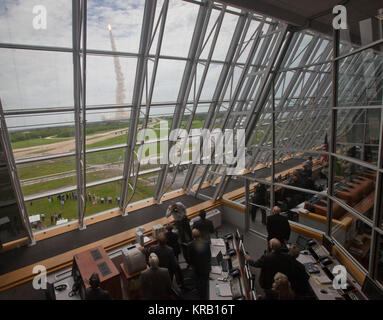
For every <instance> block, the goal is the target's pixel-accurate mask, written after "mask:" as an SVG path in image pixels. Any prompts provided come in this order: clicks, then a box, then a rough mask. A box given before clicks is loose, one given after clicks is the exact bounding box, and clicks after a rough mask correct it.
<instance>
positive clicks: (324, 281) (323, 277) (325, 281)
mask: <svg viewBox="0 0 383 320" xmlns="http://www.w3.org/2000/svg"><path fill="white" fill-rule="evenodd" d="M314 278H315V279H316V281H318V282H319V283H320V284H331V283H332V281H331V280H330V279H329V277H327V276H326V275H325V274H323V275H321V276H315V277H314Z"/></svg>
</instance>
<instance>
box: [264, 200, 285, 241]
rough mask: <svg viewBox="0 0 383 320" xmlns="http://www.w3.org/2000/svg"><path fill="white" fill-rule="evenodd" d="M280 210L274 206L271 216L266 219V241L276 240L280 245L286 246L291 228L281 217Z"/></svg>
mask: <svg viewBox="0 0 383 320" xmlns="http://www.w3.org/2000/svg"><path fill="white" fill-rule="evenodd" d="M280 213H281V208H279V207H277V206H275V207H274V208H273V215H271V216H269V217H267V223H266V228H267V233H268V236H267V241H270V240H271V239H273V238H277V239H278V240H279V241H280V242H281V243H282V244H286V243H287V241H288V240H289V238H290V233H291V228H290V224H289V221H288V220H287V218H286V217H284V216H281V215H280Z"/></svg>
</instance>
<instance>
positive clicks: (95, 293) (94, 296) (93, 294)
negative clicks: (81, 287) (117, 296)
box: [85, 288, 112, 300]
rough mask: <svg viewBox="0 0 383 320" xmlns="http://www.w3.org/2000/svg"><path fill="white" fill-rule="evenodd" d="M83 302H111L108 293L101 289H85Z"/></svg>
mask: <svg viewBox="0 0 383 320" xmlns="http://www.w3.org/2000/svg"><path fill="white" fill-rule="evenodd" d="M85 300H112V297H111V296H110V294H109V292H108V291H106V290H103V289H101V288H97V289H93V288H87V289H86V290H85Z"/></svg>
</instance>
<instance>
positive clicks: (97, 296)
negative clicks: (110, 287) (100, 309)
mask: <svg viewBox="0 0 383 320" xmlns="http://www.w3.org/2000/svg"><path fill="white" fill-rule="evenodd" d="M89 284H90V288H87V289H86V290H85V300H112V297H111V296H110V294H109V292H108V291H106V290H103V289H101V288H100V278H99V276H98V274H97V273H93V274H92V275H91V277H90V278H89Z"/></svg>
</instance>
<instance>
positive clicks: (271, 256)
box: [245, 238, 293, 290]
mask: <svg viewBox="0 0 383 320" xmlns="http://www.w3.org/2000/svg"><path fill="white" fill-rule="evenodd" d="M268 245H269V249H270V252H268V253H266V254H264V255H263V256H262V257H260V258H259V259H258V260H256V261H254V260H252V259H251V257H250V256H249V255H245V258H246V260H247V261H248V263H249V265H250V266H252V267H255V268H261V273H260V276H259V284H260V286H261V288H262V289H264V290H270V289H271V287H272V284H273V281H274V276H275V274H276V273H277V272H281V273H283V274H285V275H286V276H287V277H288V278H289V279H290V278H291V277H292V275H293V265H292V260H291V257H290V256H289V255H288V254H287V253H283V252H282V251H281V250H280V249H281V242H280V241H279V240H278V239H276V238H272V239H270V241H269V242H268Z"/></svg>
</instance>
